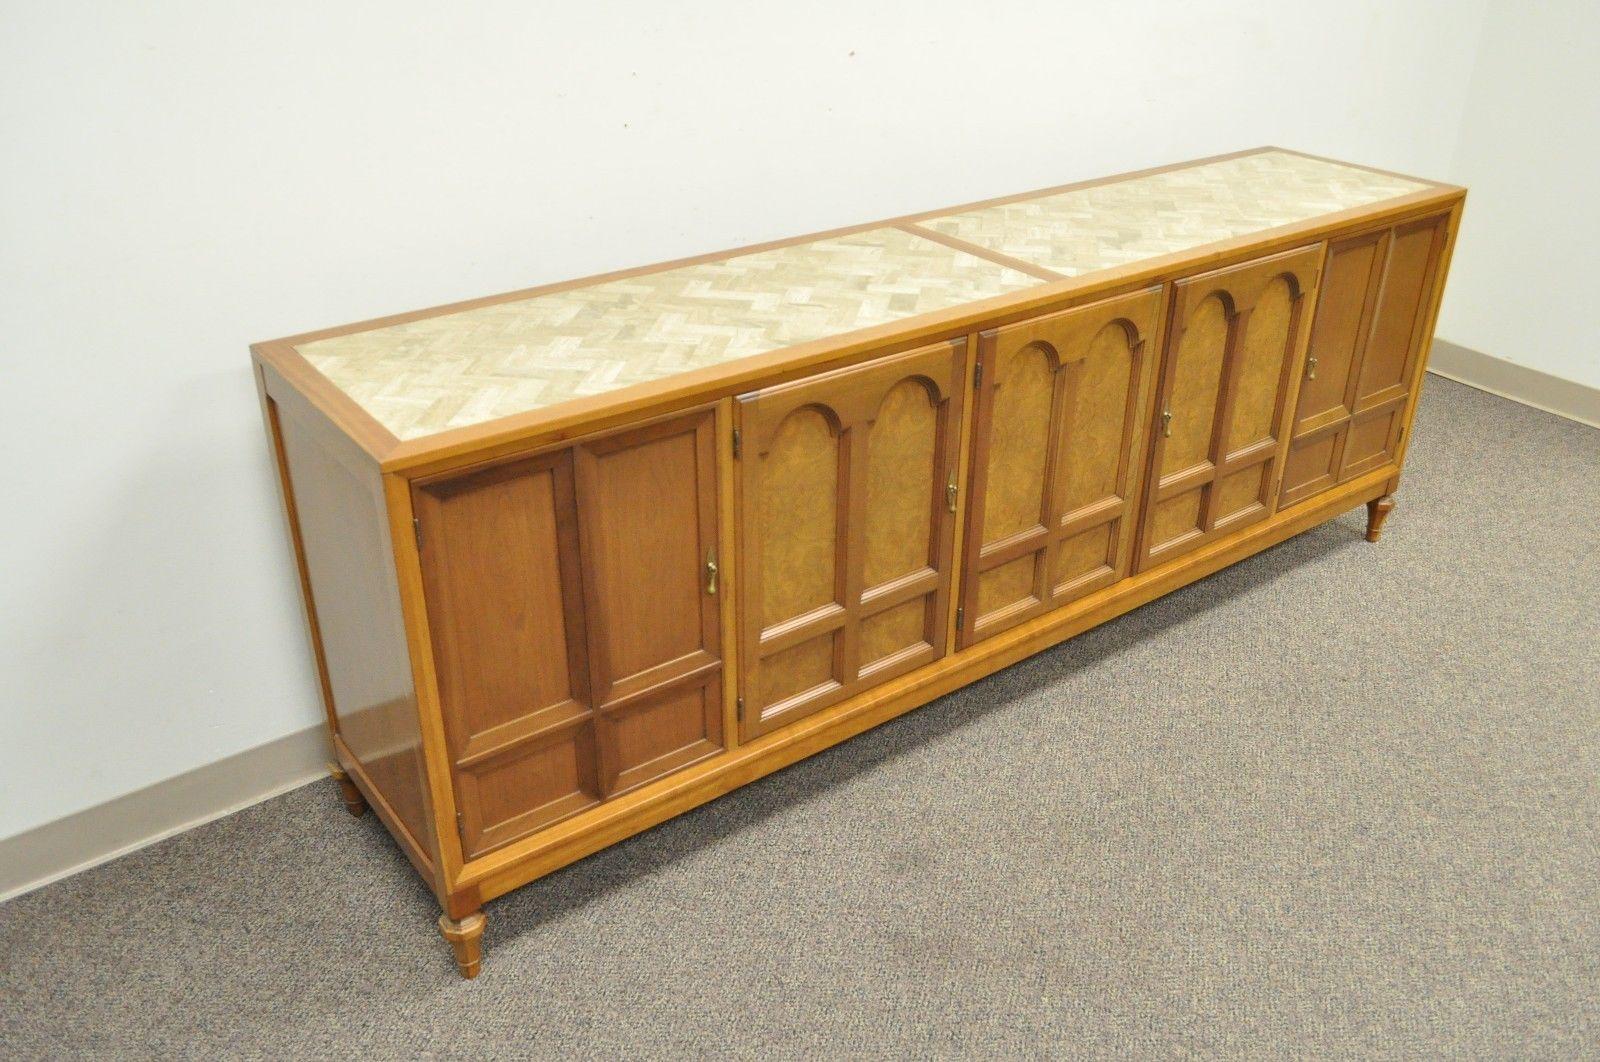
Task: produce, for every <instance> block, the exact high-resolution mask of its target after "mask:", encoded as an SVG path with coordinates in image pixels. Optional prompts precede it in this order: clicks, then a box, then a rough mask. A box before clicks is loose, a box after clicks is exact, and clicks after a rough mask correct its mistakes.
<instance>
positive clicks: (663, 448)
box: [413, 410, 723, 859]
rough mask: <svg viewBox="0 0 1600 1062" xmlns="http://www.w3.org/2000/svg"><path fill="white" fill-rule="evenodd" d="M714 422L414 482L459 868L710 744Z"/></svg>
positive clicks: (713, 745) (716, 664)
mask: <svg viewBox="0 0 1600 1062" xmlns="http://www.w3.org/2000/svg"><path fill="white" fill-rule="evenodd" d="M713 424H714V420H713V413H712V412H711V411H709V410H706V411H700V412H696V413H693V414H690V415H688V416H685V417H679V418H676V419H673V420H670V421H667V422H664V423H660V424H654V425H650V426H647V427H643V428H638V429H634V430H630V431H626V432H622V433H620V434H615V435H610V436H606V437H603V438H600V439H597V440H594V441H586V442H583V443H580V444H578V445H577V446H574V447H571V448H567V449H562V450H558V451H555V452H552V453H546V454H541V455H538V456H535V457H529V458H524V459H519V460H513V461H508V462H504V463H501V464H496V465H493V466H490V467H488V468H483V469H478V470H473V471H468V472H465V473H448V474H446V475H444V476H440V477H434V478H430V479H426V480H420V481H418V483H417V484H416V485H415V487H414V490H413V504H414V506H415V510H416V513H417V524H418V536H419V542H420V546H421V551H420V552H421V557H422V569H423V583H424V593H425V596H426V598H427V606H428V623H429V629H430V632H431V636H432V640H433V646H434V660H435V666H436V670H437V673H438V683H439V697H440V702H441V709H442V712H443V716H444V724H445V734H446V742H447V744H448V746H449V754H450V758H451V765H452V773H453V776H454V783H455V792H456V806H457V809H458V811H459V814H460V820H459V823H458V825H459V827H460V831H461V839H462V850H463V853H464V855H465V857H466V858H468V859H471V858H474V857H475V856H479V855H482V854H484V853H485V852H488V851H491V850H493V849H495V848H498V847H500V846H502V845H504V844H506V843H508V842H510V841H513V840H515V839H517V838H519V837H523V836H526V835H527V834H529V833H532V832H533V831H535V830H538V829H541V828H543V827H545V826H548V825H550V824H551V823H554V822H557V821H559V820H560V819H563V818H566V817H568V816H570V815H572V814H575V813H577V812H579V811H582V810H583V809H585V808H588V807H592V806H594V805H595V804H597V803H599V802H600V801H602V800H604V799H606V798H607V797H610V796H614V795H616V794H618V793H621V792H624V791H626V790H627V789H630V788H633V787H634V786H637V785H640V784H643V783H644V782H646V781H649V780H651V779H653V778H657V777H660V776H661V775H663V774H665V773H667V772H669V771H672V770H676V769H678V768H680V767H683V766H686V765H688V764H689V763H693V762H695V761H697V760H699V759H702V758H704V757H706V756H709V755H712V754H714V753H715V752H717V751H718V750H720V749H721V748H722V746H723V740H722V710H721V703H722V701H721V692H720V691H721V684H720V682H719V681H718V677H719V676H720V674H721V670H722V658H721V649H720V639H721V635H720V624H719V621H718V615H719V614H718V610H717V608H716V598H715V596H714V589H715V587H714V586H713V585H711V584H709V583H708V582H706V581H705V575H706V564H707V563H708V561H709V562H714V561H715V552H714V551H715V544H716V541H717V506H716V475H715V444H714V431H713Z"/></svg>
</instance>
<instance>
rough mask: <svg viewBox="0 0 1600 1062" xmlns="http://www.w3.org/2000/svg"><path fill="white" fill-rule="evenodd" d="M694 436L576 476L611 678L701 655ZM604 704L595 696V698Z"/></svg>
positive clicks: (608, 454)
mask: <svg viewBox="0 0 1600 1062" xmlns="http://www.w3.org/2000/svg"><path fill="white" fill-rule="evenodd" d="M696 441H697V440H696V438H695V433H694V432H693V431H692V430H685V431H677V432H673V433H671V434H666V435H661V436H658V437H655V438H651V439H648V440H646V441H643V442H639V443H637V444H635V445H626V444H624V445H620V446H616V447H614V448H612V447H608V448H607V449H606V450H604V451H602V452H598V453H594V452H593V451H590V452H591V453H593V456H592V458H591V459H590V461H588V462H587V463H586V467H585V468H584V472H585V473H586V474H585V476H584V480H585V482H584V487H585V491H584V493H585V506H584V518H585V519H584V531H585V533H586V538H585V547H586V550H587V552H588V555H589V557H590V558H591V563H590V564H589V565H588V566H587V568H586V571H587V572H588V573H589V576H590V587H591V593H592V601H593V607H592V611H593V612H595V613H596V614H597V617H598V616H600V615H603V616H604V622H603V624H601V623H597V624H596V625H595V630H594V636H595V637H596V638H598V639H600V640H602V641H603V642H604V643H605V647H606V657H607V659H606V665H607V668H608V670H609V671H610V673H611V674H612V675H613V676H615V677H616V678H626V677H627V676H630V675H636V674H638V673H639V672H641V671H644V670H646V669H647V668H650V667H654V666H656V665H657V664H662V663H665V662H667V661H670V660H676V659H678V658H679V657H682V656H685V655H687V654H689V653H692V652H694V651H695V650H697V649H701V648H704V647H705V638H704V636H703V632H702V630H701V625H700V624H699V623H695V622H685V620H686V619H687V618H688V617H697V616H698V615H699V613H700V611H701V609H702V607H703V598H704V596H705V595H704V593H703V590H704V587H703V585H702V583H703V579H702V572H701V569H702V566H703V563H704V558H705V556H706V554H707V551H708V550H709V549H711V548H712V547H713V546H714V545H715V543H714V542H712V541H706V540H704V538H703V529H702V527H701V521H700V506H701V502H702V499H703V498H705V497H707V496H708V495H709V492H710V488H711V484H702V483H700V482H699V477H698V475H697V473H698V472H699V471H700V470H699V468H698V466H697V462H696V454H695V445H696ZM602 696H603V694H602Z"/></svg>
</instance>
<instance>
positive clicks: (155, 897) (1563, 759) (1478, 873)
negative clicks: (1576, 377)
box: [0, 377, 1600, 1059]
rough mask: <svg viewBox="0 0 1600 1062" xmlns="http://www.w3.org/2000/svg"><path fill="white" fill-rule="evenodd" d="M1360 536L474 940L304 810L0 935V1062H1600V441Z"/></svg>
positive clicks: (99, 882)
mask: <svg viewBox="0 0 1600 1062" xmlns="http://www.w3.org/2000/svg"><path fill="white" fill-rule="evenodd" d="M1398 498H1399V506H1398V508H1397V509H1396V511H1395V513H1394V515H1393V516H1392V517H1391V518H1390V520H1389V522H1388V525H1387V527H1386V529H1385V533H1384V537H1383V540H1382V541H1381V542H1380V543H1378V544H1377V545H1369V544H1367V543H1366V542H1364V541H1363V540H1362V530H1363V528H1364V519H1365V512H1364V510H1357V511H1354V512H1351V513H1348V514H1346V515H1345V516H1342V517H1340V518H1339V519H1337V520H1335V521H1333V522H1331V523H1329V524H1326V525H1324V526H1322V527H1320V528H1317V529H1315V530H1313V531H1309V532H1307V533H1305V534H1303V535H1300V536H1299V537H1297V538H1294V539H1292V540H1290V541H1288V542H1286V543H1284V544H1282V545H1280V546H1278V547H1276V548H1274V549H1271V550H1269V551H1267V552H1265V553H1263V554H1261V555H1259V556H1256V557H1254V558H1252V559H1250V560H1248V561H1245V562H1243V563H1240V564H1238V565H1236V566H1235V567H1233V568H1230V569H1228V570H1226V571H1223V572H1220V573H1218V574H1216V575H1214V576H1212V577H1210V578H1208V579H1205V580H1203V581H1201V582H1200V583H1198V584H1196V585H1194V586H1191V587H1188V588H1186V589H1184V590H1181V591H1178V592H1176V593H1174V594H1171V595H1170V596H1168V597H1165V598H1163V599H1161V600H1158V601H1156V602H1153V603H1151V604H1149V605H1147V606H1145V607H1144V608H1141V609H1139V610H1137V611H1135V612H1133V613H1131V614H1129V615H1127V616H1125V617H1123V618H1121V619H1119V620H1116V621H1114V622H1112V623H1109V624H1106V625H1104V626H1102V627H1099V628H1097V629H1095V630H1093V631H1090V632H1088V633H1086V634H1084V635H1081V636H1080V637H1077V638H1075V639H1073V640H1071V641H1069V642H1067V643H1065V644H1063V645H1060V646H1058V647H1056V648H1054V649H1052V650H1049V651H1046V652H1044V653H1041V654H1039V655H1037V656H1035V657H1033V658H1031V659H1029V660H1026V661H1024V662H1022V663H1020V664H1017V665H1016V666H1014V667H1011V668H1009V669H1007V670H1005V671H1003V672H1001V673H999V674H997V675H994V676H992V677H991V678H989V679H986V680H984V681H982V682H979V683H976V684H975V685H973V686H970V687H968V688H966V689H963V690H960V691H958V692H956V693H954V694H952V695H950V696H947V697H944V698H942V699H940V700H938V701H935V702H933V703H931V704H929V705H927V706H925V707H923V708H921V709H919V710H917V711H915V712H912V713H911V714H909V715H907V716H904V717H902V718H901V719H899V720H896V721H894V722H892V723H889V724H887V725H885V726H883V727H881V728H879V729H877V730H875V731H873V732H871V733H869V734H865V735H863V736H861V737H859V738H857V739H855V740H854V741H851V742H848V743H846V744H845V745H842V746H840V747H837V748H835V749H832V750H830V751H828V752H825V753H823V754H821V755H819V756H817V757H815V758H813V759H811V760H808V761H806V762H804V763H801V764H798V765H796V766H794V767H792V768H790V769H788V770H785V771H782V772H780V773H778V774H776V775H774V776H772V777H770V778H767V779H765V780H763V781H761V782H758V783H756V784H754V785H752V786H749V787H747V788H745V789H743V790H740V791H739V792H736V793H734V794H732V795H729V796H727V797H724V798H722V799H721V800H718V801H716V802H714V803H712V804H710V805H707V806H706V807H704V808H702V809H700V810H697V811H694V812H691V813H689V814H687V815H684V816H682V817H680V818H678V819H676V820H674V821H672V822H669V823H666V824H665V825H662V826H660V827H658V828H656V829H654V830H651V831H649V832H647V833H645V834H643V835H641V836H639V837H636V838H634V839H632V840H629V841H627V842H624V843H622V844H619V845H617V846H615V847H613V848H611V849H609V850H607V851H605V852H602V853H600V854H598V855H595V856H593V857H591V858H589V859H587V860H584V861H583V862H581V863H579V864H577V865H575V866H572V867H569V868H567V869H566V870H563V871H560V872H558V873H556V874H554V875H552V876H550V877H548V878H545V879H543V880H542V881H539V882H536V883H534V884H533V885H531V886H529V887H527V888H524V889H522V890H520V891H518V892H515V893H512V894H511V895H509V896H506V897H504V898H502V899H500V900H496V901H494V902H493V903H491V904H489V905H488V907H487V908H486V913H487V915H488V917H489V929H488V934H487V937H486V941H485V964H484V970H483V975H482V976H481V977H480V978H479V979H478V980H476V981H474V982H467V981H463V980H461V979H460V978H459V977H457V975H456V972H455V967H454V964H453V962H452V961H451V958H450V955H449V950H448V948H447V947H446V945H445V944H444V942H443V941H442V940H441V939H440V937H439V936H438V933H437V930H436V928H435V926H434V919H435V917H436V916H437V914H438V909H437V907H436V905H435V903H434V901H433V899H432V897H431V895H430V894H429V892H428V890H427V889H425V888H424V887H423V885H422V884H421V882H420V881H419V880H418V878H417V876H416V874H415V873H414V872H413V871H412V869H411V867H410V865H409V864H407V863H406V861H405V860H404V858H402V857H401V855H400V854H399V851H398V850H397V849H396V847H395V845H394V844H393V843H392V842H391V841H390V840H389V838H388V836H387V835H386V834H385V833H384V831H383V829H382V827H381V826H380V825H379V824H378V822H377V821H376V819H375V818H374V817H373V816H371V815H368V816H367V817H365V818H363V819H360V820H356V819H352V818H350V817H349V816H348V815H346V814H345V812H344V810H343V808H342V805H341V804H340V802H339V798H338V794H337V791H336V790H335V787H334V785H333V783H332V782H319V783H315V784H313V785H310V786H307V787H305V788H302V789H299V790H296V791H294V792H292V793H289V794H287V795H285V796H282V797H279V798H276V799H274V800H270V801H268V802H266V803H263V804H260V805H257V806H255V807H252V808H250V809H248V810H245V811H243V812H240V813H238V814H236V815H233V816H230V817H228V818H226V819H223V820H221V821H218V822H215V823H211V824H209V825H206V826H203V827H201V828H199V829H196V830H193V831H191V832H189V833H186V834H184V835H182V836H179V837H176V838H173V839H171V840H168V841H165V842H163V843H161V844H159V845H156V846H154V847H151V848H148V849H145V850H143V851H140V852H137V853H135V854H133V855H130V856H127V857H125V858H123V859H120V860H118V861H116V862H114V863H111V864H108V865H105V866H102V867H99V868H97V869H94V870H91V871H89V872H86V873H84V874H81V875H78V876H76V877H74V878H71V879H68V880H66V881H63V882H60V883H57V884H54V885H50V886H48V887H46V888H43V889H40V890H38V891H36V892H33V893H30V894H28V895H25V896H22V897H19V898H17V899H15V900H13V901H11V902H9V903H7V904H5V905H3V906H0V956H3V960H4V961H3V965H0V1056H3V1057H6V1058H34V1057H70V1058H97V1057H107V1058H114V1057H134V1058H188V1057H225V1058H260V1059H281V1058H299V1057H316V1058H333V1057H337V1056H344V1057H360V1058H414V1057H439V1058H468V1057H484V1056H488V1057H518V1058H561V1057H585V1058H591V1057H592V1058H686V1057H742V1058H802V1057H805V1058H813V1057H868V1056H871V1057H884V1056H890V1057H917V1058H938V1057H995V1056H1002V1057H1044V1056H1049V1057H1063V1056H1067V1057H1074V1056H1101V1057H1117V1058H1130V1057H1141V1058H1142V1057H1171V1056H1174V1055H1203V1056H1257V1057H1259V1056H1274V1057H1276V1056H1284V1055H1293V1056H1318V1057H1328V1056H1348V1057H1362V1058H1387V1057H1417V1056H1438V1055H1457V1056H1467V1057H1495V1058H1503V1057H1512V1056H1517V1057H1527V1056H1538V1057H1574V1056H1580V1055H1585V1054H1588V1055H1595V1054H1600V431H1596V430H1594V429H1591V428H1587V427H1584V426H1581V425H1578V424H1574V423H1571V422H1568V421H1564V420H1561V419H1559V418H1557V417H1554V416H1550V415H1548V414H1544V413H1540V412H1537V411H1535V410H1531V409H1528V408H1526V407H1523V406H1519V405H1516V404H1513V403H1511V402H1508V401H1505V400H1502V399H1499V398H1495V397H1492V396H1489V395H1486V394H1483V393H1481V392H1478V391H1474V390H1471V389H1469V388H1467V387H1464V386H1461V385H1458V384H1454V383H1450V382H1448V381H1444V380H1440V379H1438V378H1432V377H1430V379H1429V384H1428V388H1427V393H1426V395H1425V398H1424V400H1423V403H1422V408H1421V413H1420V418H1419V423H1418V425H1417V427H1416V430H1415V443H1414V445H1413V447H1412V451H1411V456H1410V460H1409V466H1408V470H1407V474H1406V478H1405V483H1404V485H1403V487H1402V489H1401V491H1400V493H1399V495H1398Z"/></svg>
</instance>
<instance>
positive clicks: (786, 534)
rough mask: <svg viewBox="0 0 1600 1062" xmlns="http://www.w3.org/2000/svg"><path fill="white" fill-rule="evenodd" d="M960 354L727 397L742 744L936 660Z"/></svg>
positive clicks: (885, 361)
mask: <svg viewBox="0 0 1600 1062" xmlns="http://www.w3.org/2000/svg"><path fill="white" fill-rule="evenodd" d="M964 350H965V344H964V343H962V342H952V343H940V344H938V345H936V346H932V347H925V348H922V349H920V350H913V351H909V352H907V353H904V354H897V355H892V356H888V357H884V358H880V359H876V360H870V361H867V362H864V363H862V364H861V365H858V366H854V367H851V368H847V369H841V370H838V371H836V372H831V373H825V374H823V375H821V376H817V377H813V378H811V379H808V380H803V381H800V382H798V383H793V384H786V385H783V386H781V387H774V388H770V389H768V390H766V391H759V392H756V393H754V394H750V395H744V396H741V397H740V398H739V400H738V409H739V431H740V437H741V440H742V442H741V457H740V458H739V462H740V472H739V476H740V494H741V501H740V504H739V539H740V542H741V549H740V569H739V572H740V577H739V579H738V584H739V587H740V594H741V595H742V597H743V600H744V601H745V602H746V604H745V606H744V613H745V619H744V624H743V630H742V632H741V633H742V639H743V641H742V647H743V655H742V663H741V669H740V671H741V676H742V677H741V679H740V691H741V696H742V699H743V701H744V710H743V714H742V733H743V735H744V736H745V737H747V738H749V737H754V736H757V735H760V734H763V733H766V732H767V731H769V730H772V729H774V728H776V727H778V726H782V725H783V724H784V723H786V722H788V721H790V720H793V719H798V718H801V717H802V716H804V715H807V714H809V713H811V712H815V711H818V710H820V709H822V708H824V707H826V706H827V705H829V704H832V703H834V702H836V701H838V700H840V699H842V698H844V697H848V696H849V695H850V694H851V693H853V692H855V691H856V690H859V689H861V688H864V686H865V685H866V684H867V683H868V682H881V681H884V680H886V679H888V678H890V677H893V675H896V674H900V673H902V672H904V671H906V670H908V669H909V668H911V667H915V666H918V665H920V664H922V663H926V662H927V661H929V660H932V659H935V658H936V657H937V656H938V655H939V654H940V653H942V651H943V646H942V644H940V641H942V640H934V639H932V638H931V636H930V635H931V630H932V629H933V627H934V625H935V624H934V623H933V622H932V621H931V620H930V619H929V618H928V617H929V615H930V612H931V615H933V616H943V615H946V614H947V613H946V611H945V610H946V608H947V607H948V605H947V602H948V600H949V585H950V571H951V567H952V564H951V552H952V549H953V543H952V539H953V536H954V530H955V522H954V519H953V514H952V504H953V502H952V499H951V497H950V495H949V487H950V485H951V484H952V483H953V482H954V474H955V459H956V447H955V441H956V439H957V438H958V436H959V431H960V420H959V418H960V412H961V395H962V383H963V379H962V377H963V372H964V358H963V354H964ZM750 602H760V609H759V611H758V612H756V613H755V614H753V615H752V613H751V610H750V608H749V603H750ZM914 620H915V621H916V622H913V621H914ZM919 644H920V645H923V646H924V647H925V651H923V650H918V651H916V652H902V650H911V649H917V647H918V646H919Z"/></svg>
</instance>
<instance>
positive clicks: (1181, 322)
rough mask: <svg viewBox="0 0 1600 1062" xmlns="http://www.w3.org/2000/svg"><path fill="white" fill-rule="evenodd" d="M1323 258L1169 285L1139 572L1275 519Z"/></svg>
mask: <svg viewBox="0 0 1600 1062" xmlns="http://www.w3.org/2000/svg"><path fill="white" fill-rule="evenodd" d="M1321 260H1322V249H1321V248H1320V247H1302V248H1299V249H1297V250H1293V251H1285V252H1283V253H1281V254H1275V255H1271V256H1269V257H1266V258H1261V259H1257V260H1255V261H1251V262H1245V263H1242V264H1240V265H1236V266H1230V267H1228V268H1226V269H1219V270H1214V271H1212V272H1209V273H1202V274H1200V275H1198V276H1193V277H1188V278H1186V279H1184V280H1180V281H1178V282H1177V283H1176V284H1174V285H1173V297H1172V311H1171V321H1170V325H1169V329H1168V333H1167V337H1166V356H1165V359H1164V362H1163V365H1162V370H1161V377H1160V382H1159V383H1158V385H1157V395H1156V404H1155V417H1156V420H1155V425H1154V428H1155V431H1154V433H1153V439H1154V443H1153V446H1152V448H1151V457H1150V470H1151V471H1150V476H1149V482H1148V483H1147V485H1146V487H1145V510H1144V511H1145V515H1144V521H1143V529H1142V531H1141V532H1140V541H1139V550H1138V553H1139V561H1138V564H1137V565H1136V569H1137V570H1144V569H1146V568H1149V567H1152V566H1154V565H1156V564H1161V563H1164V562H1166V561H1168V560H1170V559H1172V558H1174V557H1178V556H1181V555H1182V554H1184V553H1187V552H1189V551H1190V550H1192V549H1195V548H1196V547H1198V546H1200V545H1202V544H1204V543H1206V542H1209V541H1211V540H1212V539H1213V538H1215V537H1216V536H1217V535H1219V534H1223V533H1226V532H1228V531H1231V530H1234V529H1236V528H1240V527H1245V526H1248V525H1249V524H1253V523H1256V522H1258V521H1261V520H1265V519H1266V518H1267V517H1268V516H1270V515H1271V514H1272V512H1273V511H1274V508H1275V500H1276V492H1277V481H1278V478H1279V468H1280V464H1281V461H1282V451H1283V446H1284V442H1285V434H1286V432H1285V426H1286V420H1287V418H1288V415H1289V407H1290V404H1291V394H1292V390H1293V389H1292V386H1291V385H1292V383H1293V380H1294V373H1295V372H1296V371H1297V369H1298V368H1299V366H1300V364H1301V359H1302V357H1303V355H1304V352H1305V335H1306V331H1307V329H1306V325H1307V321H1308V317H1309V315H1308V313H1307V310H1308V308H1309V307H1310V306H1311V304H1312V303H1313V302H1314V301H1315V294H1316V286H1317V276H1318V273H1319V270H1320V268H1321Z"/></svg>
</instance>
